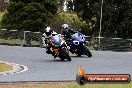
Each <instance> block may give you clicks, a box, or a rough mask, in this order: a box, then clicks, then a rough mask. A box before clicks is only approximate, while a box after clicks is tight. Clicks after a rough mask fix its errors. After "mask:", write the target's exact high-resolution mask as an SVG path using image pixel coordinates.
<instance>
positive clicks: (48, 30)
mask: <svg viewBox="0 0 132 88" xmlns="http://www.w3.org/2000/svg"><path fill="white" fill-rule="evenodd" d="M52 32H53V30H52V29H51V28H50V27H47V28H46V29H45V34H46V35H47V36H49V35H51V34H52Z"/></svg>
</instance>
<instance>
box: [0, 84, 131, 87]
mask: <svg viewBox="0 0 132 88" xmlns="http://www.w3.org/2000/svg"><path fill="white" fill-rule="evenodd" d="M0 88H132V83H130V84H85V85H83V86H80V85H78V84H77V83H47V84H43V83H40V84H39V83H24V84H21V83H20V84H2V85H0Z"/></svg>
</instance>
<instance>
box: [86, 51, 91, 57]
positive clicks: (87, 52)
mask: <svg viewBox="0 0 132 88" xmlns="http://www.w3.org/2000/svg"><path fill="white" fill-rule="evenodd" d="M85 53H86V55H87V56H88V57H92V54H91V52H90V51H89V50H88V49H86V51H85Z"/></svg>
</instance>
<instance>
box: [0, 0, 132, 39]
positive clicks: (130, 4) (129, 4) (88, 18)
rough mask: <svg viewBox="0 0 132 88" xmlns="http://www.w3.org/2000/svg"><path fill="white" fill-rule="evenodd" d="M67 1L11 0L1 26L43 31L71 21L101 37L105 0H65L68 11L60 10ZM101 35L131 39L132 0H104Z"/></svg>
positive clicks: (85, 30) (75, 27) (76, 25)
mask: <svg viewBox="0 0 132 88" xmlns="http://www.w3.org/2000/svg"><path fill="white" fill-rule="evenodd" d="M64 1H65V0H10V2H9V4H8V6H7V11H6V14H5V15H4V16H3V20H2V22H1V24H2V25H1V26H2V28H7V29H11V30H12V29H17V30H24V31H25V30H29V31H40V32H41V31H42V32H43V31H44V29H45V28H46V26H53V27H54V28H56V29H58V30H59V29H60V28H61V25H62V24H63V23H68V24H70V25H71V26H73V28H74V29H77V30H78V29H81V32H83V33H85V34H86V35H91V36H92V35H93V36H98V33H99V26H100V25H99V24H100V14H101V13H100V7H101V3H102V0H66V1H67V3H68V4H67V7H68V11H67V12H61V11H63V10H62V9H63V8H62V7H63V3H64ZM69 14H70V15H69ZM76 15H77V16H78V17H77V16H76ZM101 36H103V37H121V38H132V0H104V2H103V19H102V33H101Z"/></svg>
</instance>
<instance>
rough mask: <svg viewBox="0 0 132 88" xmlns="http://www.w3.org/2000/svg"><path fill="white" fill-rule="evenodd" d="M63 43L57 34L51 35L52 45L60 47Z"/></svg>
mask: <svg viewBox="0 0 132 88" xmlns="http://www.w3.org/2000/svg"><path fill="white" fill-rule="evenodd" d="M63 43H64V41H63V40H62V38H60V37H59V36H57V35H56V36H52V45H53V46H54V47H60V46H61V45H62V44H63Z"/></svg>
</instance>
